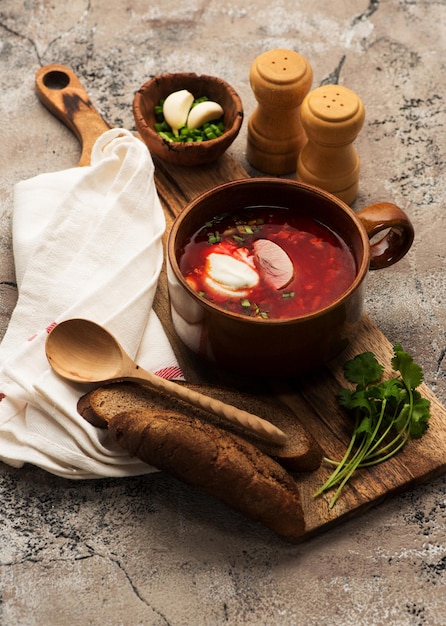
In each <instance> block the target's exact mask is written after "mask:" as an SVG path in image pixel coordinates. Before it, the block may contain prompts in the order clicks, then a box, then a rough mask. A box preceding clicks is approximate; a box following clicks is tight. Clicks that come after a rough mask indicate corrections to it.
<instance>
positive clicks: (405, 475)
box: [36, 65, 446, 540]
mask: <svg viewBox="0 0 446 626" xmlns="http://www.w3.org/2000/svg"><path fill="white" fill-rule="evenodd" d="M48 72H49V73H50V75H51V73H52V72H56V78H60V74H62V78H64V77H65V75H67V77H68V79H69V80H68V82H67V84H64V83H62V85H51V88H50V87H49V86H48V84H45V82H44V78H45V77H46V76H47V73H48ZM36 90H37V94H38V96H39V98H40V99H41V101H42V103H43V104H44V106H46V107H47V108H48V109H49V110H50V111H51V113H53V115H56V116H57V117H58V118H59V119H60V120H61V121H62V122H64V123H65V124H66V125H67V126H68V127H69V128H70V129H71V130H72V131H73V132H74V133H75V134H76V136H77V137H78V139H79V141H80V143H81V145H82V154H81V159H80V162H79V165H86V164H88V163H89V157H90V150H91V146H92V145H93V142H94V140H95V139H96V138H97V137H98V136H99V134H101V132H104V131H105V130H107V128H109V125H108V123H107V122H106V121H105V120H103V119H102V118H101V116H100V115H99V114H98V112H97V111H96V110H95V109H94V107H93V106H92V105H91V102H90V100H89V98H88V95H87V94H86V93H85V91H84V90H83V87H82V85H81V84H80V83H79V82H78V81H77V78H76V77H75V76H74V74H72V72H71V71H70V70H69V68H66V67H65V66H54V65H52V66H47V67H45V68H42V70H40V71H39V72H38V73H37V75H36ZM73 90H74V95H73ZM65 95H66V96H67V97H66V98H65V99H64V96H65ZM67 98H68V100H67ZM73 98H74V100H75V106H74V105H73V106H71V105H70V106H67V101H68V102H70V103H72V101H73ZM154 162H155V182H156V186H157V190H158V194H159V197H160V200H161V203H162V205H163V208H164V212H165V215H166V223H167V228H166V234H165V236H164V240H166V238H167V235H168V232H169V230H170V227H171V225H172V222H173V220H174V219H175V217H176V216H177V215H178V214H179V213H180V212H181V210H182V209H183V208H184V207H185V205H186V204H187V202H189V201H190V200H192V199H193V198H195V197H196V196H197V195H198V194H200V193H202V192H204V191H206V190H207V189H210V188H211V187H215V186H216V185H218V184H221V183H224V182H227V181H230V180H236V179H240V178H246V177H247V176H248V174H247V173H246V171H245V170H244V168H243V167H242V166H241V165H240V164H238V163H237V162H236V161H234V160H233V159H232V158H231V157H230V155H229V154H227V153H226V154H225V155H223V157H221V158H220V159H218V161H216V162H215V163H213V164H210V165H205V166H201V167H197V168H184V167H181V166H177V165H171V164H168V163H166V162H165V161H160V160H159V159H157V158H154ZM154 308H155V311H156V312H157V314H158V316H159V317H160V319H161V321H162V323H163V326H164V329H165V331H166V334H167V337H168V339H169V340H170V342H171V344H172V347H173V349H174V352H175V354H176V356H177V358H178V361H179V363H180V365H181V367H182V369H183V371H184V373H185V376H186V379H187V380H188V381H189V382H198V383H200V382H205V383H213V384H218V383H220V384H221V383H223V384H228V383H229V384H231V383H232V385H233V386H234V388H236V389H240V390H243V389H245V388H246V386H248V387H249V389H250V390H251V391H252V388H251V387H252V381H249V383H248V382H247V381H243V380H240V379H239V378H236V379H233V378H232V377H231V374H230V373H227V372H221V371H220V372H218V371H216V370H215V369H214V368H212V367H210V366H209V365H208V364H207V363H205V362H203V361H202V360H201V359H199V358H198V357H196V356H195V355H193V354H192V353H191V352H190V351H189V350H188V349H187V348H186V347H185V346H184V345H183V344H182V342H181V341H180V340H179V339H178V338H177V336H176V333H175V331H174V329H173V326H172V322H171V319H170V311H169V297H168V290H167V281H166V274H165V268H164V269H163V271H162V274H161V276H160V281H159V286H158V290H157V294H156V298H155V302H154ZM366 350H370V351H372V352H374V353H375V354H376V356H377V358H378V360H379V361H380V362H381V363H382V364H383V365H386V366H387V371H386V373H387V374H389V373H390V360H391V358H392V354H393V348H392V345H391V344H390V342H389V341H388V340H387V338H386V337H385V336H384V335H383V333H381V331H380V330H379V329H378V328H377V326H376V325H375V324H374V323H373V321H372V320H371V319H370V318H369V317H368V316H367V315H364V316H363V318H362V320H361V322H360V324H359V325H358V326H357V328H356V330H355V333H354V335H353V336H352V341H351V344H350V346H349V347H348V348H347V350H346V351H345V352H344V353H343V354H342V355H341V357H340V358H339V359H338V360H337V361H335V362H333V363H331V364H330V366H329V367H327V368H326V369H325V370H324V371H321V372H318V373H317V374H314V375H312V376H308V377H306V378H305V379H299V380H297V379H296V380H294V381H288V382H287V385H286V387H285V386H283V387H282V388H280V389H278V388H277V386H276V387H275V388H274V389H273V388H271V394H272V395H273V394H276V395H279V396H280V397H281V399H282V400H283V401H285V402H286V403H287V404H288V406H290V407H291V408H292V409H293V411H294V412H295V414H296V419H299V421H300V422H301V423H302V425H303V426H304V427H305V428H306V429H307V430H308V431H309V432H310V433H311V434H312V435H313V436H314V437H315V438H316V440H317V441H318V442H319V444H320V445H321V447H322V449H323V450H324V453H325V455H326V456H329V457H336V458H339V457H340V456H341V455H342V453H343V452H344V451H345V448H346V446H347V444H348V441H349V439H350V435H351V427H352V425H351V423H350V422H349V419H348V417H347V415H346V414H345V413H344V412H343V411H342V410H341V409H340V407H338V405H337V402H336V392H337V390H338V389H339V387H340V386H341V385H344V384H345V381H344V379H343V374H342V365H343V363H344V362H345V361H346V360H347V359H349V358H352V357H353V356H355V355H356V354H358V353H360V352H364V351H366ZM260 384H261V388H262V391H263V392H264V391H265V383H264V382H262V383H260ZM420 391H421V393H422V395H423V396H425V397H427V398H429V400H430V401H431V413H432V417H431V420H430V427H429V430H428V431H427V433H426V434H425V435H424V436H423V438H422V439H421V440H417V441H410V442H409V443H408V444H407V446H406V447H405V448H404V449H403V450H402V451H401V452H400V453H399V454H398V455H397V456H396V457H394V458H393V459H391V460H389V461H387V462H386V463H383V464H381V465H378V466H376V467H374V468H368V469H366V470H361V472H358V473H357V475H356V476H355V478H354V480H352V481H351V482H350V483H349V485H348V486H347V487H346V488H345V489H344V491H343V494H342V497H341V498H340V499H339V500H338V502H337V503H336V505H335V506H334V507H333V508H332V509H329V506H328V504H329V501H330V499H331V493H328V494H324V495H323V496H320V497H319V498H317V499H314V498H313V493H314V492H315V491H316V489H317V488H318V487H319V486H320V485H321V484H322V483H323V482H324V481H325V479H326V478H327V476H328V475H329V473H330V471H331V469H330V467H329V466H327V465H325V464H322V466H321V467H320V468H319V470H317V471H315V472H312V473H308V474H296V475H295V476H294V478H295V480H296V482H297V484H298V486H299V489H300V492H301V497H302V505H303V509H304V514H305V521H306V528H307V529H306V532H305V534H304V535H303V537H302V539H303V540H304V539H307V538H309V537H311V536H312V535H315V534H317V533H320V532H322V531H324V530H327V529H328V528H330V527H331V526H333V525H335V524H339V523H340V522H342V521H343V520H345V519H348V518H350V517H353V516H355V515H359V514H360V513H362V512H363V511H365V510H367V509H368V508H370V507H372V506H374V505H376V504H378V503H379V502H380V501H381V500H382V499H384V498H386V497H390V496H392V495H393V494H396V493H398V492H401V491H404V490H407V489H410V488H411V487H414V486H416V485H418V484H420V483H422V482H425V481H428V480H430V479H433V478H435V477H436V476H439V475H441V474H443V473H444V472H445V471H446V454H445V450H446V409H445V408H444V407H443V406H442V405H441V403H440V402H439V401H438V399H437V398H436V397H435V395H434V394H433V392H432V391H431V390H430V389H429V388H428V387H427V385H424V384H423V385H422V387H421V388H420Z"/></svg>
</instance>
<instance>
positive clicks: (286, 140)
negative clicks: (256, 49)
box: [246, 49, 313, 175]
mask: <svg viewBox="0 0 446 626" xmlns="http://www.w3.org/2000/svg"><path fill="white" fill-rule="evenodd" d="M249 79H250V83H251V88H252V90H253V92H254V96H255V98H256V100H257V102H258V106H257V108H256V109H255V111H254V112H253V114H252V115H251V117H250V118H249V120H248V144H247V154H246V156H247V159H248V161H249V162H250V163H251V165H253V166H254V167H255V168H256V169H258V170H260V171H261V172H264V173H267V174H274V175H280V174H288V173H290V172H293V173H294V172H295V171H296V160H297V157H298V154H299V151H300V149H301V148H302V146H303V144H304V143H305V140H306V138H305V133H304V131H303V129H302V124H301V122H300V105H301V104H302V101H303V99H304V97H305V96H306V95H307V93H308V92H309V90H310V88H311V84H312V81H313V71H312V69H311V66H310V64H309V63H308V61H307V60H306V59H305V58H304V57H303V56H301V55H300V54H298V53H297V52H294V51H293V50H285V49H277V50H271V51H269V52H265V53H264V54H261V55H260V56H259V57H257V58H256V59H255V61H254V62H253V63H252V65H251V69H250V74H249Z"/></svg>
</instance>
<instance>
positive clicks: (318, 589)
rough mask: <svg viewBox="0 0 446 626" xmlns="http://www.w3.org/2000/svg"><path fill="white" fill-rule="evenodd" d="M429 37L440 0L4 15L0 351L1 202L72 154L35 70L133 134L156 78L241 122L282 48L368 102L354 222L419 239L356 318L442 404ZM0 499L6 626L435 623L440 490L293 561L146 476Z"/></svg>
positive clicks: (38, 487)
mask: <svg viewBox="0 0 446 626" xmlns="http://www.w3.org/2000/svg"><path fill="white" fill-rule="evenodd" d="M445 23H446V2H444V1H443V0H339V1H336V2H333V1H332V2H328V1H326V0H325V1H324V0H311V2H310V1H305V0H273V1H272V2H271V1H266V0H255V1H249V0H248V1H241V0H230V1H227V0H218V1H217V0H186V1H185V0H175V1H174V0H162V1H161V0H160V1H159V2H147V1H144V0H122V1H120V0H114V1H112V2H110V0H70V2H62V1H61V0H60V1H59V0H53V1H52V2H50V1H49V0H40V1H39V0H2V1H1V2H0V77H1V89H0V108H1V128H2V141H1V150H0V164H1V166H0V172H1V176H0V331H1V335H0V336H2V334H3V333H4V331H5V329H6V327H7V324H8V319H9V316H10V314H11V311H12V309H13V306H14V302H15V298H16V288H15V277H14V267H13V259H12V250H11V234H10V229H11V210H12V188H13V185H14V183H16V182H18V181H19V180H21V179H26V178H29V177H31V176H34V175H35V174H37V173H40V172H46V171H51V170H53V171H54V170H58V169H62V168H65V167H71V166H73V165H75V164H76V163H77V158H78V155H79V147H78V144H77V141H76V139H75V138H74V137H73V136H72V135H71V134H70V132H69V131H68V130H67V129H66V128H65V127H63V126H62V125H61V124H60V123H59V122H58V121H57V120H55V119H54V118H53V117H52V116H51V115H50V114H49V113H48V112H47V111H46V110H45V109H44V108H43V107H42V106H41V104H40V103H39V102H38V101H37V99H36V96H35V94H34V75H35V72H36V70H37V69H38V67H39V66H40V65H43V64H47V63H64V64H66V65H69V66H71V67H72V68H73V69H74V70H75V71H76V72H77V73H78V75H79V77H80V79H81V81H82V82H83V84H84V85H85V87H86V88H87V90H88V92H89V93H90V95H91V98H92V101H93V102H94V103H95V104H96V105H97V106H98V108H99V109H100V110H101V111H102V112H103V114H104V115H105V116H106V117H107V118H108V120H109V121H110V122H111V123H112V124H115V125H122V126H124V127H126V128H129V129H132V128H133V118H132V111H131V101H132V95H133V92H134V91H135V90H136V89H137V88H138V87H139V86H140V85H141V84H142V83H143V82H144V81H145V80H146V79H147V78H148V77H150V76H151V75H154V74H158V73H162V72H166V71H184V70H191V71H197V72H205V73H212V74H215V75H218V76H221V77H222V78H224V79H226V80H227V81H228V82H230V83H231V84H232V85H233V86H234V87H235V88H236V90H237V91H238V92H239V94H240V95H241V97H242V100H243V103H244V108H245V113H246V116H248V115H249V114H250V113H251V112H252V111H253V109H254V106H255V100H254V98H253V95H252V92H251V90H250V86H249V81H248V74H249V67H250V64H251V62H252V61H253V60H254V59H255V58H256V56H258V55H259V54H261V53H262V52H264V51H266V50H269V49H273V48H290V49H294V50H296V51H298V52H300V53H301V54H303V55H304V56H306V58H307V59H308V60H309V61H310V63H311V65H312V67H313V71H314V86H315V87H316V86H319V85H320V84H321V83H327V82H338V83H339V84H342V85H345V86H347V87H349V88H351V89H353V90H354V91H356V92H357V93H358V94H359V95H360V97H361V98H362V100H363V102H364V104H365V108H366V122H365V124H364V127H363V130H362V131H361V133H360V135H359V137H358V140H357V142H356V147H357V149H358V152H359V153H360V157H361V161H362V170H361V182H360V193H359V197H358V199H357V201H356V203H355V208H359V207H362V206H365V205H367V204H370V203H372V202H375V201H379V200H389V201H392V202H395V203H396V204H399V205H400V206H402V207H403V208H404V209H405V210H406V211H407V212H408V214H409V215H410V217H411V218H412V220H413V222H414V225H415V228H416V240H415V243H414V246H413V249H412V251H411V252H410V254H409V255H408V256H407V257H406V258H405V259H404V260H403V261H402V262H401V263H399V264H398V265H396V266H394V267H392V268H390V269H388V270H385V271H382V272H378V273H375V274H371V275H370V276H369V282H368V293H367V299H366V310H367V311H368V313H369V314H370V316H371V317H372V318H373V320H374V321H375V322H376V323H377V324H378V326H379V327H380V328H381V330H382V331H383V332H384V333H385V334H386V335H387V337H388V338H389V339H390V340H391V341H400V342H401V343H402V344H403V346H404V347H405V348H406V349H407V350H409V351H411V352H412V354H413V355H414V357H415V359H416V360H417V361H418V362H419V363H420V364H421V365H422V366H423V368H424V370H425V375H426V382H427V383H428V385H429V386H430V387H431V388H432V389H433V390H434V391H435V392H436V393H437V395H438V397H439V398H440V400H442V401H443V402H445V401H446V378H445V372H446V370H445V362H444V357H445V353H446V351H445V348H446V338H445V328H446V307H445V305H444V302H445V298H446V272H445V260H444V256H445V255H444V248H445V243H446V236H445V231H446V212H445V204H446V192H445V184H444V178H445V175H446V162H445V155H446V151H445V146H446V125H445V121H446V117H445V109H446V86H445V85H446V83H445V80H444V76H445V69H446V68H445V63H446V62H445V59H446V40H445V37H444V24H445ZM245 148H246V122H245V124H244V126H243V130H242V132H241V134H240V136H239V137H238V139H237V141H236V142H235V143H234V145H233V146H232V148H231V154H232V155H233V156H234V157H235V158H237V159H239V160H240V161H241V163H242V164H243V165H244V166H245V167H247V168H248V170H249V171H250V173H253V174H255V172H252V170H250V168H249V165H248V164H247V163H246V156H245V152H246V150H245ZM445 453H446V451H445ZM0 483H1V497H0V502H1V504H0V586H1V589H0V591H1V599H0V622H1V623H2V624H4V625H5V626H35V625H36V626H41V625H55V626H59V625H60V626H62V625H65V624H70V626H74V625H79V626H84V625H87V624H91V625H99V624H100V625H103V624H107V625H108V626H117V625H121V624H123V625H130V626H133V625H139V624H143V625H153V626H155V625H156V626H163V625H169V626H184V625H188V626H189V625H190V626H202V625H206V626H212V625H218V624H226V623H227V624H249V625H253V626H254V625H256V626H257V625H281V626H282V625H284V626H291V625H301V624H302V625H304V626H329V625H338V624H339V625H344V626H357V625H363V626H375V625H376V626H378V625H380V624H388V625H393V624H395V625H401V626H423V625H429V626H434V625H441V624H445V623H446V593H445V591H446V589H445V586H446V541H445V535H446V497H445V492H446V481H445V479H444V478H440V479H437V480H435V481H432V482H430V483H428V484H425V485H423V486H421V487H418V488H416V489H414V490H413V491H410V492H407V493H404V494H402V495H400V496H399V497H395V498H393V499H391V500H389V501H386V502H384V503H382V504H380V505H379V506H376V507H373V508H372V509H371V510H369V511H368V512H367V513H366V514H364V515H363V516H361V517H360V518H357V519H354V520H352V521H349V522H347V523H345V524H343V525H342V526H340V527H338V528H337V529H334V530H331V531H330V532H328V533H325V534H324V535H321V536H320V537H317V538H315V539H312V540H311V541H309V542H307V543H305V544H302V545H300V546H290V545H288V544H285V543H284V542H282V541H281V540H280V539H278V538H276V537H274V536H272V535H271V533H269V532H268V531H266V530H264V529H263V528H260V527H258V526H257V525H255V524H251V523H249V522H247V521H245V519H243V518H242V517H241V516H238V515H237V514H235V513H233V512H231V511H229V510H228V509H226V508H225V507H223V505H219V504H218V503H215V502H214V501H211V500H210V499H209V498H207V497H205V496H203V495H201V494H200V493H198V492H197V491H195V490H194V489H191V488H189V487H186V486H185V485H183V484H180V483H178V482H176V481H174V480H173V479H171V478H169V477H168V476H165V475H163V474H160V473H158V474H156V475H150V476H148V477H141V478H131V479H125V480H112V479H110V480H109V479H106V480H101V481H87V482H76V483H72V482H69V481H66V480H62V479H59V478H56V477H54V476H51V475H48V474H45V473H44V472H42V471H40V470H36V469H35V468H33V467H26V468H23V469H13V468H11V467H8V466H5V465H3V466H1V467H0Z"/></svg>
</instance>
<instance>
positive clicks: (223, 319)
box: [167, 178, 414, 378]
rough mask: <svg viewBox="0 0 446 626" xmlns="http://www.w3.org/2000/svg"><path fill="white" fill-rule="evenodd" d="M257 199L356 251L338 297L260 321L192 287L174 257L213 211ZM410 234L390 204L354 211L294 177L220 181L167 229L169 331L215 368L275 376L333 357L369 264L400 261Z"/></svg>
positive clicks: (345, 339)
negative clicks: (325, 230) (292, 314)
mask: <svg viewBox="0 0 446 626" xmlns="http://www.w3.org/2000/svg"><path fill="white" fill-rule="evenodd" d="M258 205H262V206H276V207H283V208H288V209H289V210H290V211H293V212H299V214H301V215H303V216H309V217H311V218H313V219H314V220H317V221H318V222H320V223H322V224H324V225H325V226H327V227H328V228H329V229H331V230H332V231H334V232H335V233H337V234H338V236H340V238H342V240H343V241H344V242H345V243H346V244H347V246H348V248H349V249H350V251H351V253H352V255H353V257H354V263H355V266H356V275H355V277H354V279H353V281H352V282H351V284H350V285H349V286H348V288H347V289H346V290H345V291H344V292H343V293H342V294H341V295H340V296H339V297H337V298H336V299H335V300H334V301H332V302H330V303H329V304H328V305H327V306H325V307H324V308H321V309H320V310H316V311H314V312H312V313H310V314H307V315H300V316H296V317H290V318H287V319H271V318H269V319H262V318H258V317H246V316H245V315H243V314H239V313H234V312H230V311H227V310H224V309H223V308H222V306H221V305H218V304H215V303H213V302H211V301H210V300H208V299H206V298H205V297H202V296H201V295H199V293H196V292H195V291H194V290H193V289H192V288H191V286H190V285H189V284H188V282H187V281H186V280H185V278H184V276H183V274H182V272H181V270H180V263H179V261H180V259H181V256H182V254H183V251H184V247H185V245H186V244H187V243H188V242H189V240H190V239H191V237H192V236H193V235H194V234H195V233H196V231H197V230H199V229H200V228H201V227H203V225H204V224H205V223H206V222H207V221H209V220H211V219H212V218H214V217H215V216H217V215H220V214H223V213H228V212H229V213H237V212H239V211H240V210H243V209H244V208H245V207H247V206H258ZM413 237H414V230H413V226H412V224H411V222H410V220H409V218H408V217H407V215H406V214H405V213H404V212H403V211H402V210H401V209H400V208H398V207H397V206H395V205H394V204H390V203H378V204H373V205H371V206H369V207H367V208H365V209H362V210H361V211H359V212H358V213H357V214H356V213H355V212H354V211H353V210H352V209H351V208H350V207H349V206H347V205H346V204H345V203H344V202H342V201H341V200H339V199H338V198H336V197H334V196H333V195H331V194H329V193H327V192H325V191H322V190H320V189H318V188H315V187H312V186H310V185H306V184H303V183H299V182H296V181H293V180H285V179H278V178H252V179H241V180H236V181H233V182H230V183H225V184H223V185H219V186H218V187H215V188H213V189H211V190H209V191H207V192H205V193H203V194H201V195H200V196H198V197H197V198H195V199H194V200H193V201H192V202H190V203H189V204H188V205H187V206H186V207H185V209H184V210H183V211H182V213H181V214H180V215H179V216H178V217H177V219H176V220H175V222H174V224H173V226H172V229H171V232H170V234H169V239H168V244H167V274H168V286H169V296H170V308H171V315H172V321H173V324H174V327H175V330H176V332H177V334H178V336H179V337H180V339H181V340H182V341H183V342H184V343H185V344H186V346H188V347H189V348H190V349H191V350H192V351H193V352H195V353H196V354H199V355H201V356H203V357H204V358H205V359H207V360H208V361H210V362H211V363H214V364H215V366H216V367H218V368H223V369H226V370H230V371H232V372H238V373H241V374H244V375H247V376H257V377H259V376H260V377H274V378H277V377H281V378H283V377H287V376H295V375H300V374H303V373H306V372H308V371H310V370H314V369H316V368H319V367H321V366H323V365H324V364H326V363H327V362H329V361H330V360H331V359H333V358H334V357H336V356H338V355H339V354H340V353H341V352H342V351H343V349H345V348H346V347H347V345H348V343H349V340H350V339H351V337H352V336H353V332H354V329H355V325H356V324H357V322H358V321H359V319H360V317H361V313H362V307H363V299H364V279H365V277H366V276H367V273H368V271H369V269H371V270H379V269H382V268H385V267H388V266H390V265H392V264H394V263H396V262H397V261H399V260H400V259H401V258H402V257H403V256H404V255H405V254H406V253H407V252H408V250H409V249H410V247H411V245H412V242H413Z"/></svg>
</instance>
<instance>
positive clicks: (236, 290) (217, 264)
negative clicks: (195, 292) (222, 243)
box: [204, 252, 260, 297]
mask: <svg viewBox="0 0 446 626" xmlns="http://www.w3.org/2000/svg"><path fill="white" fill-rule="evenodd" d="M204 280H205V282H206V284H207V285H208V287H210V288H211V289H213V290H214V291H216V292H217V293H219V294H221V295H227V296H236V297H245V296H247V295H248V294H249V291H250V289H252V288H253V287H255V286H256V285H257V284H258V283H259V280H260V277H259V273H258V272H257V271H256V270H255V269H254V268H253V267H251V266H250V265H248V263H246V262H245V261H242V260H239V259H235V258H234V257H232V256H229V255H227V254H219V253H218V252H212V253H211V254H209V255H208V257H207V259H206V277H205V279H204Z"/></svg>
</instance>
